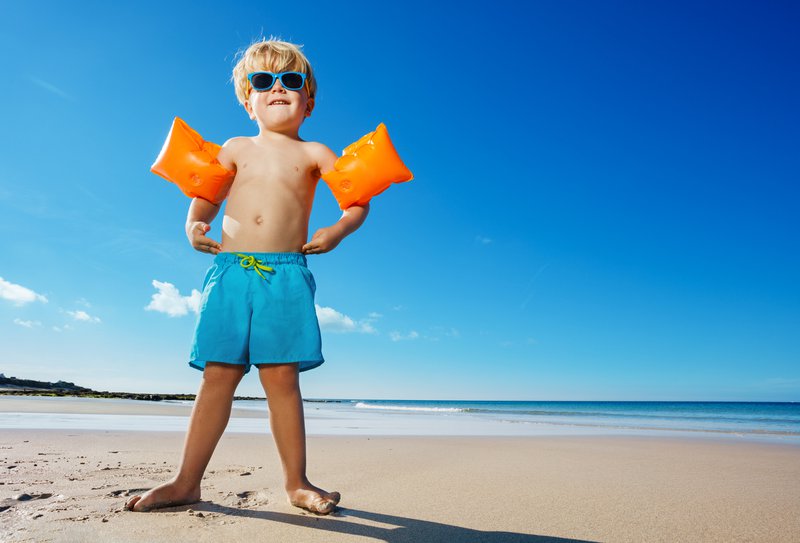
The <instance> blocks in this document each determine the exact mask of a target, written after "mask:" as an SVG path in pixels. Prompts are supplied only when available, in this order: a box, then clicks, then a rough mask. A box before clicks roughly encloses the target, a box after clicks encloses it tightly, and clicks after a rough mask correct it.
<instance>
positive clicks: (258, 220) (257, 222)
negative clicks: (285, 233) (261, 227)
mask: <svg viewBox="0 0 800 543" xmlns="http://www.w3.org/2000/svg"><path fill="white" fill-rule="evenodd" d="M262 222H264V218H263V217H262V216H261V215H259V216H258V217H256V224H261V223H262Z"/></svg>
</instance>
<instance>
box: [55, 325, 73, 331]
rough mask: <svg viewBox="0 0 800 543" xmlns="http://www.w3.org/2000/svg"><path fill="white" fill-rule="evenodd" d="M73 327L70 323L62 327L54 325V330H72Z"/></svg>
mask: <svg viewBox="0 0 800 543" xmlns="http://www.w3.org/2000/svg"><path fill="white" fill-rule="evenodd" d="M71 329H72V326H70V325H69V324H65V325H64V326H62V327H61V328H59V327H58V326H53V330H55V331H56V332H63V331H64V330H71Z"/></svg>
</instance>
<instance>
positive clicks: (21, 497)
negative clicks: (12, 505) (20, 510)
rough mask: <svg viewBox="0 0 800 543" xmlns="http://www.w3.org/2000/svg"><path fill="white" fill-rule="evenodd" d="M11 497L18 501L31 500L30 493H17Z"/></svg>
mask: <svg viewBox="0 0 800 543" xmlns="http://www.w3.org/2000/svg"><path fill="white" fill-rule="evenodd" d="M12 499H14V500H17V501H18V502H26V501H28V500H32V499H33V497H32V496H31V495H30V494H25V493H22V494H17V495H16V496H12Z"/></svg>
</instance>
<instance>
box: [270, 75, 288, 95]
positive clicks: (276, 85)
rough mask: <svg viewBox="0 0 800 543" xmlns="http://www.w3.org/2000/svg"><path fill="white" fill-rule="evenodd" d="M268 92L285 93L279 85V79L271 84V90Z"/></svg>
mask: <svg viewBox="0 0 800 543" xmlns="http://www.w3.org/2000/svg"><path fill="white" fill-rule="evenodd" d="M269 90H270V91H272V92H275V91H279V92H286V89H284V88H283V85H282V84H281V80H280V78H278V79H276V80H275V83H273V84H272V88H271V89H269Z"/></svg>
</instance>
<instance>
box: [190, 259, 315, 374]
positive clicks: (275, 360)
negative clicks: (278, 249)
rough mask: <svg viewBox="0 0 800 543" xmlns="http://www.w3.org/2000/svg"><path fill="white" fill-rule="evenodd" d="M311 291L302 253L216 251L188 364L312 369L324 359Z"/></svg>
mask: <svg viewBox="0 0 800 543" xmlns="http://www.w3.org/2000/svg"><path fill="white" fill-rule="evenodd" d="M316 290H317V285H316V282H315V281H314V276H313V275H312V274H311V270H309V269H308V267H307V266H306V257H305V255H304V254H303V253H250V252H248V253H218V254H217V255H216V256H215V257H214V262H213V263H212V264H211V267H210V268H209V269H208V272H207V273H206V277H205V279H204V280H203V294H202V297H201V299H200V315H199V316H198V318H197V324H196V326H195V331H194V339H193V340H192V354H191V359H190V360H189V365H190V366H192V367H193V368H196V369H198V370H203V369H204V368H205V365H206V362H223V363H226V364H240V365H243V366H244V368H245V373H247V372H249V371H250V366H251V365H253V364H283V363H298V364H299V370H300V371H305V370H310V369H312V368H316V367H317V366H319V365H320V364H322V363H323V362H324V361H325V359H324V358H323V357H322V337H321V335H320V331H319V321H318V320H317V313H316V310H315V308H314V294H315V293H316Z"/></svg>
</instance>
